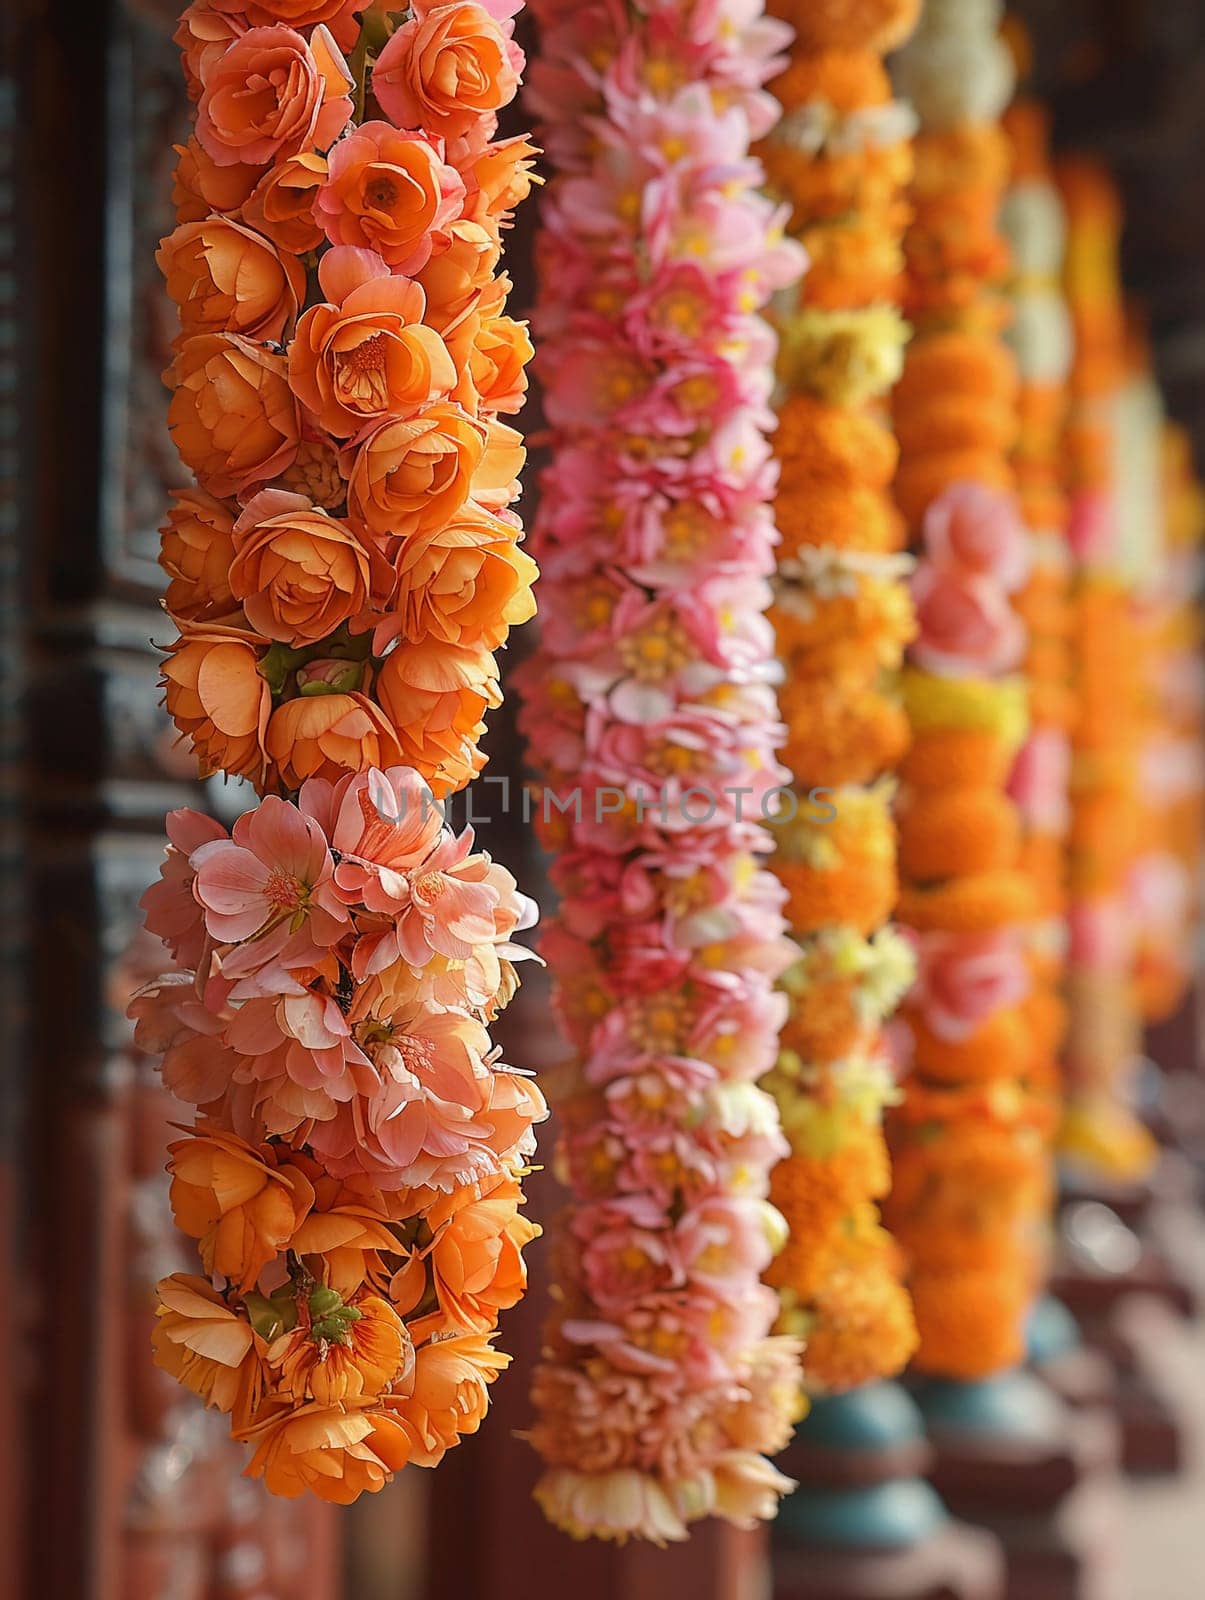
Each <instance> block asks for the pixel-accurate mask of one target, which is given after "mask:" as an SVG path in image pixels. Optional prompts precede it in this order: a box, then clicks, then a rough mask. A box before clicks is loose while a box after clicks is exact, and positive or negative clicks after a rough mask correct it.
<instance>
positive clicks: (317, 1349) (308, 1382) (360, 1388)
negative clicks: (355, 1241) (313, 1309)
mask: <svg viewBox="0 0 1205 1600" xmlns="http://www.w3.org/2000/svg"><path fill="white" fill-rule="evenodd" d="M348 1305H349V1306H350V1308H351V1310H352V1311H355V1312H358V1313H359V1315H358V1317H357V1319H356V1320H355V1321H352V1320H350V1319H348V1320H346V1321H345V1322H341V1327H342V1329H343V1332H342V1338H341V1339H327V1338H325V1337H322V1336H321V1333H320V1329H316V1328H314V1327H313V1326H311V1325H309V1324H299V1325H298V1326H297V1327H296V1328H294V1329H293V1330H292V1331H291V1332H289V1333H284V1334H281V1336H280V1337H279V1338H278V1339H276V1340H274V1341H273V1342H272V1344H271V1345H269V1347H268V1353H267V1360H268V1365H269V1366H270V1367H272V1368H274V1369H275V1377H276V1381H277V1384H278V1385H279V1388H280V1389H281V1390H282V1391H283V1392H284V1393H285V1394H288V1395H290V1396H291V1397H292V1399H293V1400H294V1402H295V1403H296V1404H297V1405H304V1404H305V1402H306V1401H307V1400H316V1401H317V1402H318V1404H319V1405H322V1406H335V1405H340V1404H344V1403H346V1404H348V1405H363V1404H370V1403H371V1402H372V1401H374V1400H376V1399H378V1398H379V1397H380V1396H381V1395H382V1394H384V1393H385V1391H386V1390H387V1389H388V1388H389V1387H390V1385H391V1384H394V1383H398V1384H399V1385H401V1384H405V1383H407V1382H408V1381H409V1378H410V1375H411V1372H412V1371H413V1368H414V1346H413V1345H412V1344H411V1342H410V1335H409V1334H408V1333H407V1331H406V1325H405V1323H404V1322H403V1321H402V1319H401V1317H399V1316H398V1314H397V1312H396V1311H395V1310H394V1309H393V1307H392V1306H391V1305H390V1304H389V1302H388V1300H382V1299H381V1297H380V1295H374V1294H364V1295H360V1296H358V1297H356V1298H354V1299H353V1300H352V1301H350V1302H348ZM332 1320H337V1313H336V1318H335V1319H332Z"/></svg>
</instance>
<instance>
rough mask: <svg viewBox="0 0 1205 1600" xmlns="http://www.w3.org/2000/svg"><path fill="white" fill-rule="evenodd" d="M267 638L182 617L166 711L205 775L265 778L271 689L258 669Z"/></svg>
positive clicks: (167, 667)
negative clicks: (223, 773) (186, 620)
mask: <svg viewBox="0 0 1205 1600" xmlns="http://www.w3.org/2000/svg"><path fill="white" fill-rule="evenodd" d="M261 646H262V641H261V640H260V639H259V638H258V637H256V636H254V635H248V634H246V633H243V632H240V631H239V630H238V629H237V628H229V627H221V626H219V625H217V624H216V623H210V624H204V623H188V622H185V623H182V624H181V628H180V637H179V638H178V639H177V640H176V641H175V643H174V644H172V645H170V646H169V647H168V648H169V652H170V653H169V655H168V659H167V660H166V661H165V662H164V663H163V668H162V682H163V686H164V700H165V704H166V706H167V714H168V716H169V717H171V719H172V721H173V722H174V723H175V724H176V727H177V728H179V730H180V732H181V734H182V735H183V736H184V737H185V738H186V739H187V740H188V742H189V744H190V745H191V746H192V748H193V749H194V750H195V752H196V755H197V761H198V763H199V765H200V768H201V773H202V775H203V776H206V777H208V775H209V774H210V773H212V772H228V773H230V774H231V775H232V776H233V777H241V778H249V779H250V780H251V781H252V782H253V783H255V784H256V785H260V784H262V780H263V775H264V741H265V734H266V732H267V728H268V718H269V715H270V714H271V710H272V692H271V690H270V689H269V688H268V685H267V683H266V682H265V680H264V679H263V678H262V677H261V676H260V673H259V670H258V661H259V651H260V648H261Z"/></svg>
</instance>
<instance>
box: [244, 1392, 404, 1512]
mask: <svg viewBox="0 0 1205 1600" xmlns="http://www.w3.org/2000/svg"><path fill="white" fill-rule="evenodd" d="M254 1437H255V1439H256V1450H255V1454H254V1455H253V1456H252V1458H251V1460H250V1462H249V1463H248V1464H247V1467H246V1471H245V1474H244V1475H245V1476H246V1477H248V1478H262V1479H263V1480H264V1487H265V1488H266V1489H267V1490H268V1492H269V1493H270V1494H278V1495H282V1496H283V1497H284V1498H285V1499H287V1500H295V1499H296V1498H297V1496H298V1495H301V1494H304V1493H305V1492H306V1490H307V1489H308V1490H310V1491H311V1492H312V1493H313V1494H316V1495H317V1496H318V1498H319V1499H320V1500H329V1501H333V1502H334V1504H336V1505H341V1506H347V1505H351V1504H352V1502H353V1501H354V1500H358V1499H359V1497H360V1496H361V1495H362V1494H363V1493H364V1492H365V1491H366V1490H367V1491H368V1493H370V1494H374V1493H376V1491H377V1490H379V1489H383V1488H384V1487H385V1485H386V1484H387V1483H389V1482H390V1481H391V1480H392V1478H393V1474H394V1473H395V1472H400V1471H401V1469H402V1468H403V1467H404V1466H405V1465H406V1463H407V1462H408V1461H409V1460H410V1437H409V1435H408V1433H407V1431H406V1430H405V1429H404V1428H401V1427H399V1426H398V1424H397V1423H396V1421H395V1420H394V1419H393V1417H392V1416H390V1415H389V1414H388V1413H387V1412H385V1411H382V1410H373V1411H345V1410H344V1409H343V1407H342V1406H321V1405H319V1404H318V1403H317V1402H314V1403H313V1404H312V1405H308V1406H304V1407H303V1408H302V1409H301V1410H300V1411H291V1412H286V1413H284V1414H283V1415H282V1416H278V1417H273V1418H272V1419H271V1420H270V1421H269V1422H267V1423H266V1424H265V1425H264V1426H263V1427H262V1428H259V1429H257V1430H256V1432H255V1435H254Z"/></svg>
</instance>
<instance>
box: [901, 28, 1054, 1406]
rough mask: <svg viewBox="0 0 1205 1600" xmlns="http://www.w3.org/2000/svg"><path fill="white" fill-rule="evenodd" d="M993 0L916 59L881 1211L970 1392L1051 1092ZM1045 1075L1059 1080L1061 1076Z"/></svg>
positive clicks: (1013, 1351)
mask: <svg viewBox="0 0 1205 1600" xmlns="http://www.w3.org/2000/svg"><path fill="white" fill-rule="evenodd" d="M998 23H999V7H998V6H997V5H995V4H994V3H991V0H988V3H983V4H980V3H976V4H974V5H970V4H966V3H964V0H931V3H930V4H929V5H927V6H926V9H925V13H924V17H923V19H922V22H921V25H920V28H919V29H918V31H917V33H916V34H915V36H914V38H913V39H912V41H911V42H910V43H909V44H908V45H907V46H906V47H905V49H904V51H903V52H902V54H901V56H900V58H899V72H898V77H897V84H898V87H899V88H900V90H901V91H902V92H903V93H904V94H906V95H907V96H908V98H909V99H911V101H912V103H913V104H914V106H915V107H916V110H917V113H918V115H919V117H920V121H921V132H920V134H919V135H918V137H917V141H916V177H915V181H914V184H913V191H912V197H913V202H914V205H915V208H916V215H915V220H914V222H913V224H912V227H911V228H910V230H909V233H908V235H907V238H906V240H905V250H906V254H907V259H908V298H907V301H906V307H905V308H906V310H907V311H908V312H909V314H910V315H911V316H912V318H913V320H914V323H915V325H916V334H915V337H914V339H913V341H912V344H911V345H910V346H909V349H908V352H907V355H906V358H905V367H904V375H903V378H902V379H901V381H900V383H899V385H898V386H897V388H896V391H895V423H896V431H897V435H898V437H899V440H900V446H901V465H900V470H899V473H898V475H897V478H896V498H897V503H898V505H899V506H900V509H901V510H902V511H903V513H904V515H905V517H906V518H907V521H908V524H909V526H910V528H911V529H912V531H913V534H914V537H915V539H916V545H917V549H918V552H919V556H920V560H919V564H918V568H917V571H916V575H915V577H914V580H913V596H914V599H915V602H916V607H917V623H918V635H917V639H916V643H915V644H914V645H913V646H912V649H911V652H910V666H909V669H908V671H907V673H906V675H905V684H904V690H905V703H906V705H907V707H908V712H909V716H910V718H911V722H912V729H913V735H914V739H913V745H912V749H911V751H910V752H909V754H908V756H907V757H906V758H905V760H904V763H903V766H902V778H903V783H902V788H901V795H900V806H899V828H900V865H901V873H902V877H903V880H904V887H903V890H902V893H901V897H900V905H899V916H900V920H901V922H902V923H904V924H905V925H906V926H907V927H909V928H910V929H912V930H913V933H914V936H915V938H916V941H917V948H918V960H919V971H918V978H917V983H916V986H915V988H914V990H913V991H912V994H911V995H910V997H909V1000H908V1002H907V1004H906V1007H905V1012H904V1015H905V1017H906V1019H907V1022H908V1026H909V1031H910V1034H911V1045H912V1064H911V1068H910V1070H909V1072H908V1075H907V1077H906V1079H905V1081H904V1085H903V1087H904V1095H903V1099H902V1101H901V1103H900V1104H899V1105H898V1106H896V1107H895V1108H893V1109H892V1110H891V1111H890V1112H889V1113H888V1129H889V1138H890V1142H891V1147H892V1157H893V1167H894V1181H893V1187H892V1192H891V1195H890V1198H889V1202H888V1206H887V1208H886V1211H885V1215H886V1218H887V1221H888V1224H889V1226H890V1227H891V1228H892V1230H893V1231H894V1233H895V1234H896V1237H897V1238H898V1239H899V1241H900V1243H901V1245H902V1246H903V1247H904V1249H905V1251H906V1252H907V1254H908V1258H909V1274H908V1283H909V1287H910V1289H911V1291H912V1296H913V1305H914V1309H915V1313H916V1320H917V1326H918V1330H919V1335H920V1342H919V1345H918V1349H917V1354H916V1357H915V1362H916V1365H917V1366H918V1367H919V1368H920V1369H921V1370H924V1371H928V1372H934V1373H939V1374H942V1375H944V1376H947V1377H954V1378H974V1377H979V1376H982V1375H985V1374H987V1373H990V1372H992V1371H995V1370H998V1369H999V1368H1002V1367H1004V1366H1007V1365H1010V1364H1011V1363H1013V1362H1015V1361H1016V1360H1017V1359H1018V1358H1019V1356H1020V1354H1021V1351H1022V1347H1023V1322H1024V1318H1025V1314H1026V1311H1027V1309H1028V1305H1029V1302H1030V1299H1031V1298H1032V1295H1033V1293H1034V1289H1035V1278H1036V1274H1037V1271H1038V1265H1039V1260H1038V1253H1037V1250H1036V1248H1035V1240H1034V1238H1033V1234H1034V1231H1035V1229H1036V1227H1037V1226H1038V1224H1039V1223H1040V1222H1041V1221H1042V1220H1043V1219H1044V1209H1045V1205H1046V1202H1047V1199H1048V1188H1049V1173H1048V1164H1047V1159H1046V1151H1045V1137H1044V1131H1045V1132H1048V1131H1049V1122H1050V1109H1049V1104H1048V1101H1047V1100H1046V1099H1045V1098H1044V1097H1043V1096H1041V1095H1037V1094H1034V1093H1032V1092H1031V1090H1030V1085H1029V1079H1030V1077H1031V1075H1032V1073H1033V1070H1034V1056H1035V1050H1034V1031H1033V1028H1032V1026H1031V1022H1030V1018H1029V1013H1028V1009H1027V999H1028V996H1029V994H1030V973H1029V968H1028V964H1027V960H1026V950H1025V946H1026V939H1025V929H1026V925H1027V924H1029V923H1031V922H1032V921H1033V920H1034V917H1035V912H1036V898H1035V895H1034V889H1033V885H1032V883H1031V882H1030V880H1029V878H1028V876H1027V874H1026V873H1025V871H1024V870H1023V868H1022V865H1021V856H1020V844H1021V828H1020V818H1019V814H1018V811H1017V807H1016V805H1015V804H1014V803H1013V802H1012V801H1011V800H1010V799H1009V798H1008V796H1007V794H1006V793H1005V786H1006V783H1007V780H1008V777H1009V773H1010V769H1011V768H1012V765H1013V760H1014V758H1015V755H1016V753H1017V751H1018V749H1019V748H1020V746H1021V743H1022V741H1023V739H1024V737H1025V734H1026V686H1025V682H1024V679H1023V678H1021V677H1020V676H1017V675H1015V669H1016V668H1017V666H1018V665H1019V664H1020V662H1021V660H1022V657H1023V654H1024V650H1025V630H1024V627H1023V625H1022V622H1021V620H1020V617H1019V615H1018V613H1017V610H1016V608H1015V606H1014V604H1013V602H1012V600H1011V599H1010V597H1011V596H1013V595H1015V594H1016V593H1017V591H1018V590H1019V589H1020V587H1021V585H1022V584H1023V583H1024V581H1025V578H1026V573H1027V568H1028V549H1027V538H1026V533H1025V529H1024V527H1023V524H1022V522H1021V520H1020V517H1019V514H1018V508H1017V504H1016V501H1015V499H1014V498H1013V495H1012V493H1011V488H1012V469H1011V466H1010V462H1009V453H1010V449H1011V447H1012V444H1013V439H1014V431H1015V418H1016V409H1015V408H1016V391H1017V378H1016V370H1015V365H1014V363H1013V361H1012V358H1011V356H1010V355H1009V353H1008V351H1007V350H1006V348H1005V346H1004V344H1003V342H1002V340H1001V338H1000V334H999V328H1000V326H1001V323H1002V321H1003V316H1004V311H1005V307H1004V302H1003V300H1002V298H1001V296H1000V294H999V293H998V290H997V287H996V286H997V285H998V284H999V282H1000V281H1001V279H1002V277H1003V274H1004V272H1005V270H1006V267H1007V251H1006V249H1005V246H1004V244H1003V241H1002V240H1001V238H1000V236H999V233H998V231H997V220H996V219H997V214H998V211H999V206H1000V200H1001V196H1002V193H1003V190H1004V186H1005V183H1006V178H1007V169H1008V150H1007V141H1006V139H1005V137H1004V135H1003V132H1002V130H1001V128H1000V124H999V120H998V119H999V113H1000V111H1001V109H1002V108H1003V106H1004V104H1005V103H1006V102H1007V100H1008V98H1009V95H1010V92H1011V81H1012V67H1011V60H1010V58H1009V55H1008V52H1007V50H1006V49H1005V47H1004V45H1003V43H1002V41H1001V40H1000V39H999V37H998V33H997V28H998ZM1047 1076H1048V1072H1047Z"/></svg>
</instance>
